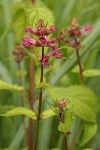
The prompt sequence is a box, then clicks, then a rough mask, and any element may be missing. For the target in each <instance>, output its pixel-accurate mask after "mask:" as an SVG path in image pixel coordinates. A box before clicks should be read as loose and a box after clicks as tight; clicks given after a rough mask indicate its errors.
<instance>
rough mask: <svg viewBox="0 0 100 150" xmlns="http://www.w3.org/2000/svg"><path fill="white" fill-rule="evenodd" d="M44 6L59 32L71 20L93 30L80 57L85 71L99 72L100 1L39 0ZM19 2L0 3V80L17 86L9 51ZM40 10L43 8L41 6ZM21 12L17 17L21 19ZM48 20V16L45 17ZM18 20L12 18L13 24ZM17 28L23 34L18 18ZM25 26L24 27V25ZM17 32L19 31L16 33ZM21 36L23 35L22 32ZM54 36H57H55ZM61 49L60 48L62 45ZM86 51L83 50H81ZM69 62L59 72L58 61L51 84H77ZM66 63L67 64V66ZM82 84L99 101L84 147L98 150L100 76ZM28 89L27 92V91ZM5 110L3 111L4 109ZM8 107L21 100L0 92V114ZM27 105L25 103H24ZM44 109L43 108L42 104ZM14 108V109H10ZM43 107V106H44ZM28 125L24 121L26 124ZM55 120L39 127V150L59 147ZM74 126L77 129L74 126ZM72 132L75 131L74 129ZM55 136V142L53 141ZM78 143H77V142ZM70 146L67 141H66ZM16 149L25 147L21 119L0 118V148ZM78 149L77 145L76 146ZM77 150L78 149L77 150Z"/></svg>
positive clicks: (24, 65)
mask: <svg viewBox="0 0 100 150" xmlns="http://www.w3.org/2000/svg"><path fill="white" fill-rule="evenodd" d="M42 1H43V2H44V3H45V5H46V6H47V7H48V8H49V9H50V10H51V11H52V12H53V13H54V16H55V24H56V26H58V28H59V30H60V29H61V28H65V29H66V30H67V28H68V26H69V25H70V23H71V20H72V18H73V17H76V18H77V19H78V20H79V23H80V25H81V27H83V26H84V25H85V24H87V23H89V24H91V25H92V26H93V32H92V33H91V34H88V36H87V37H86V38H84V40H83V48H82V50H83V51H84V53H83V54H82V55H81V60H82V63H83V64H84V68H85V69H89V68H95V69H99V68H100V0H42ZM18 2H25V0H0V79H3V80H5V81H7V82H10V83H13V84H16V85H18V84H19V81H18V77H17V64H16V63H15V62H14V58H13V56H12V51H13V50H14V49H15V45H16V42H17V38H16V34H15V32H14V28H13V23H12V18H13V11H14V10H13V7H14V5H15V4H16V3H18ZM41 7H42V6H41ZM20 15H22V14H20V12H19V16H17V17H20ZM48 17H49V16H48ZM16 19H17V18H15V21H16ZM18 21H19V24H22V25H23V28H22V29H21V30H24V26H25V23H24V22H23V20H21V18H20V19H19V20H18ZM26 24H27V23H26ZM18 32H19V31H18ZM22 32H23V31H22ZM54 36H56V34H54ZM62 45H63V44H62ZM84 49H85V50H84ZM63 52H64V53H65V56H66V57H68V59H69V57H70V56H71V55H73V53H74V51H73V50H72V49H68V50H66V49H64V50H63ZM72 58H73V59H72V60H71V61H68V60H66V59H65V60H62V61H60V69H59V65H58V61H56V62H55V64H57V65H58V67H57V65H55V66H56V69H57V71H55V74H54V76H51V82H53V83H54V84H56V85H57V86H69V85H74V84H79V77H78V75H75V74H73V73H72V72H71V70H72V69H73V67H74V66H75V65H76V60H75V59H74V57H72ZM67 61H68V62H67ZM21 67H22V70H25V71H26V72H27V69H28V66H27V58H26V59H25V61H24V62H23V63H22V64H21ZM27 81H28V74H27V75H26V76H24V77H23V82H24V86H26V87H27V84H28V82H27ZM85 84H86V85H87V86H88V87H90V88H91V89H93V91H94V92H95V93H96V95H97V97H98V108H97V109H98V110H99V111H98V116H97V123H98V131H97V132H96V135H95V137H94V138H93V139H92V141H91V142H89V143H88V144H87V147H93V149H94V150H100V118H99V115H100V76H96V77H90V78H86V79H85ZM26 89H27V88H26ZM5 105H6V106H8V107H3V106H5ZM9 105H17V106H20V105H21V102H20V96H19V94H18V93H17V92H13V91H7V90H6V91H0V113H2V112H6V111H7V110H9ZM26 105H27V102H26ZM44 105H45V104H44ZM12 107H13V106H12ZM45 107H46V106H45ZM26 122H27V120H26ZM56 126H57V120H56V119H51V118H50V119H47V120H46V121H45V123H42V127H41V136H40V140H39V150H49V149H51V148H53V147H56V146H57V145H58V146H59V147H60V146H61V145H62V143H63V142H62V138H61V137H60V136H59V134H57V132H56V131H57V128H56ZM76 126H77V125H76ZM74 128H75V127H74ZM53 134H55V136H56V138H55V139H56V140H55V139H54V138H53ZM77 142H78V141H77ZM69 143H70V141H69ZM7 147H9V148H16V149H18V150H19V149H21V148H24V147H25V139H24V135H23V128H22V126H21V117H13V118H12V117H9V118H2V117H0V148H1V149H3V148H7ZM76 149H77V144H76ZM77 150H78V149H77Z"/></svg>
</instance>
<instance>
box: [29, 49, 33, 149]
mask: <svg viewBox="0 0 100 150" xmlns="http://www.w3.org/2000/svg"><path fill="white" fill-rule="evenodd" d="M30 50H31V52H32V53H33V48H32V47H30ZM29 100H30V101H29V103H30V109H31V110H33V103H34V60H33V58H31V57H30V58H29ZM33 129H34V125H33V120H32V119H30V120H29V138H28V150H33V148H34V143H33V141H34V138H33Z"/></svg>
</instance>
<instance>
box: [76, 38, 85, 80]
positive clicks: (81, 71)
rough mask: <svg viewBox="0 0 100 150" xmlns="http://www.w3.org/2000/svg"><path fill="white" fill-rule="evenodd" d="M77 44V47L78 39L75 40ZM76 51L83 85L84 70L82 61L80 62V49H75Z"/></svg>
mask: <svg viewBox="0 0 100 150" xmlns="http://www.w3.org/2000/svg"><path fill="white" fill-rule="evenodd" d="M75 43H76V45H77V39H75ZM75 51H76V56H77V63H78V66H79V74H80V79H81V82H82V83H83V69H82V65H81V60H80V55H79V49H78V48H77V49H75Z"/></svg>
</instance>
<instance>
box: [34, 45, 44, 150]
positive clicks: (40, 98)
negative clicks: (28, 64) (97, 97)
mask: <svg viewBox="0 0 100 150" xmlns="http://www.w3.org/2000/svg"><path fill="white" fill-rule="evenodd" d="M43 58H44V47H42V59H41V76H40V83H41V82H43V64H42V61H43ZM42 92H43V91H42V88H40V92H39V108H38V116H37V129H36V143H35V150H36V149H37V145H38V138H39V128H40V120H41V106H42Z"/></svg>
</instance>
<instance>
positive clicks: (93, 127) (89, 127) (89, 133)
mask: <svg viewBox="0 0 100 150" xmlns="http://www.w3.org/2000/svg"><path fill="white" fill-rule="evenodd" d="M96 131H97V124H91V123H85V127H84V132H83V136H82V139H81V142H80V147H81V146H84V145H85V144H86V143H88V142H89V141H90V140H91V139H92V138H93V136H94V135H95V133H96Z"/></svg>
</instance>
